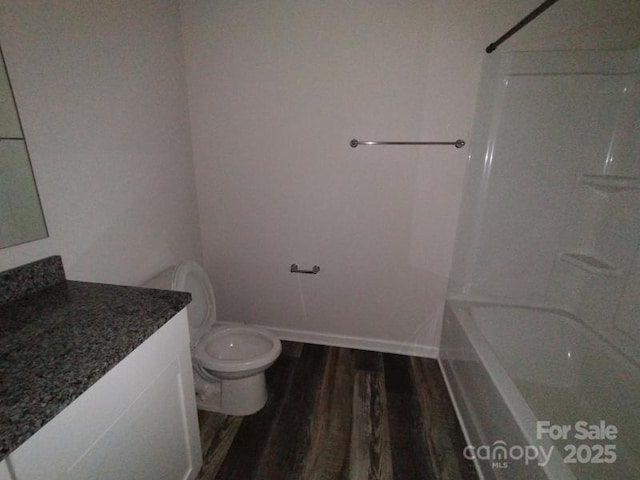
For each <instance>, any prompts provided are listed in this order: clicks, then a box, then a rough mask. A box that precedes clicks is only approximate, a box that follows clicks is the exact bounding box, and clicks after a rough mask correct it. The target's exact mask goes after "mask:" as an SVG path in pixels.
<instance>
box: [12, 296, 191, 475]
mask: <svg viewBox="0 0 640 480" xmlns="http://www.w3.org/2000/svg"><path fill="white" fill-rule="evenodd" d="M196 412H197V410H196V405H195V397H194V388H193V375H192V370H191V356H190V350H189V329H188V323H187V311H186V308H183V309H182V310H181V311H179V312H178V313H177V314H176V315H175V316H173V317H172V318H171V319H170V320H169V321H168V322H167V323H165V324H164V325H163V326H162V327H161V328H159V329H158V330H157V331H156V332H155V333H153V334H152V335H151V336H150V337H149V338H148V339H147V340H145V341H144V342H143V343H141V344H140V345H139V346H138V347H137V348H135V350H133V351H132V352H131V353H130V354H129V355H128V356H126V357H125V358H124V359H123V360H122V361H120V362H119V363H118V364H117V365H115V366H114V367H113V368H112V369H111V370H109V371H108V372H107V373H106V374H105V375H104V376H103V377H102V378H101V379H100V380H98V381H97V382H96V383H95V384H93V385H92V386H91V387H89V388H88V389H87V390H86V391H85V392H84V393H82V395H80V396H79V397H78V398H76V399H75V400H74V401H73V402H72V403H71V404H70V405H69V406H67V407H66V408H65V409H64V410H62V411H61V412H60V413H59V414H58V415H56V416H55V417H54V418H53V419H52V420H51V421H49V422H48V423H46V424H45V425H44V426H43V427H42V428H40V429H39V430H38V431H37V432H36V433H35V434H34V435H33V436H32V437H30V438H29V439H28V440H27V441H26V442H25V443H23V444H22V445H20V446H19V447H18V448H17V449H16V450H14V451H13V452H11V454H9V455H8V456H7V457H6V458H5V459H4V460H3V462H2V463H1V464H0V480H41V479H42V480H45V479H46V480H52V479H65V480H75V479H77V480H89V479H96V480H97V479H100V480H109V479H113V480H122V479H137V480H138V479H139V480H145V479H149V480H151V479H152V480H164V479H166V480H177V479H193V478H195V477H196V475H197V473H198V471H199V469H200V467H201V465H202V454H201V450H200V439H199V429H198V421H197V413H196Z"/></svg>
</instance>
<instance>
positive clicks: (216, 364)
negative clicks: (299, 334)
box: [144, 261, 282, 415]
mask: <svg viewBox="0 0 640 480" xmlns="http://www.w3.org/2000/svg"><path fill="white" fill-rule="evenodd" d="M144 287H147V288H158V289H163V290H178V291H183V292H189V293H191V297H192V298H191V303H190V304H189V306H188V307H187V311H188V316H189V335H190V340H191V361H192V363H193V372H194V375H193V376H194V384H195V388H196V403H197V406H198V408H199V409H201V410H208V411H212V412H220V413H225V414H228V415H251V414H252V413H255V412H257V411H258V410H260V409H261V408H262V407H263V406H264V405H265V403H266V402H267V387H266V383H265V377H264V372H265V370H266V369H267V368H269V367H270V366H271V365H273V362H275V361H276V359H277V358H278V356H279V355H280V352H281V351H282V345H281V344H280V340H279V339H278V338H277V337H275V336H274V335H273V334H272V333H270V332H268V331H267V330H265V329H263V328H260V327H257V326H250V325H244V324H231V323H228V324H224V325H215V321H216V304H215V297H214V295H213V288H212V286H211V282H210V280H209V276H208V275H207V273H206V272H205V271H204V270H203V269H202V267H201V266H200V265H198V264H197V263H196V262H193V261H186V262H183V263H181V264H179V265H176V266H174V267H171V268H168V269H167V270H165V271H163V272H162V273H160V274H159V275H157V276H156V277H154V278H152V279H151V280H149V281H148V282H147V283H145V284H144Z"/></svg>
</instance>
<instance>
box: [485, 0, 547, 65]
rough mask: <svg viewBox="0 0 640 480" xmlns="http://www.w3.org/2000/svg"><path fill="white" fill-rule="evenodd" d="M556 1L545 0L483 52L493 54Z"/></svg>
mask: <svg viewBox="0 0 640 480" xmlns="http://www.w3.org/2000/svg"><path fill="white" fill-rule="evenodd" d="M557 1H558V0H546V1H545V2H543V3H542V4H541V5H540V6H539V7H538V8H536V9H535V10H533V11H532V12H531V13H530V14H529V15H527V16H526V17H524V18H523V19H522V20H520V21H519V22H518V23H516V24H515V25H514V26H513V27H512V28H511V29H510V30H509V31H508V32H507V33H505V34H504V35H502V36H501V37H500V38H499V39H497V40H496V41H495V42H493V43H491V44H489V46H488V47H487V48H486V49H485V51H486V52H487V53H491V52H493V51H494V50H495V49H496V48H498V46H499V45H501V44H502V43H503V42H505V41H506V40H507V39H508V38H509V37H511V36H512V35H513V34H514V33H516V32H517V31H519V30H520V29H521V28H522V27H524V26H525V25H526V24H527V23H529V22H530V21H531V20H533V19H534V18H536V17H537V16H538V15H540V14H541V13H542V12H544V11H545V10H546V9H547V8H549V7H550V6H551V5H553V4H554V3H556V2H557Z"/></svg>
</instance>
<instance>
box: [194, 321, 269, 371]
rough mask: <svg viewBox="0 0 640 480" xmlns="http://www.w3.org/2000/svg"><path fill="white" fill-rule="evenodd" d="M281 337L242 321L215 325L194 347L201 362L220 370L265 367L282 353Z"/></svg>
mask: <svg viewBox="0 0 640 480" xmlns="http://www.w3.org/2000/svg"><path fill="white" fill-rule="evenodd" d="M280 351H281V346H280V341H279V340H278V339H277V338H276V337H275V336H274V335H273V334H272V333H270V332H268V331H267V330H265V329H263V328H260V327H257V326H251V327H245V326H242V325H237V326H236V325H234V326H221V327H216V328H215V329H214V330H212V331H211V332H209V333H207V334H205V335H204V336H203V337H202V339H201V340H200V341H199V342H198V344H197V345H196V347H195V349H194V350H193V353H192V356H193V359H194V360H195V361H196V362H197V363H198V364H200V365H201V366H203V367H205V368H207V369H210V370H214V371H217V372H221V373H234V372H246V371H247V370H252V369H254V368H261V369H262V368H264V365H265V364H271V363H272V362H274V361H275V360H276V358H278V355H280Z"/></svg>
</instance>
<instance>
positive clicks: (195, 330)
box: [171, 261, 216, 349]
mask: <svg viewBox="0 0 640 480" xmlns="http://www.w3.org/2000/svg"><path fill="white" fill-rule="evenodd" d="M171 289H172V290H180V291H186V292H189V293H191V303H189V305H188V306H187V312H188V314H189V315H188V317H189V336H190V339H191V348H192V349H193V348H194V347H195V346H196V345H197V344H198V342H199V341H200V340H201V339H202V337H203V336H204V335H206V334H207V333H208V332H209V331H210V330H211V328H212V327H213V325H214V324H215V322H216V299H215V297H214V295H213V286H212V285H211V281H210V280H209V275H207V273H206V272H205V271H204V270H203V269H202V267H201V266H200V265H198V264H197V263H196V262H193V261H187V262H183V263H181V264H180V265H178V266H177V267H175V270H174V271H173V276H172V279H171Z"/></svg>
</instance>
